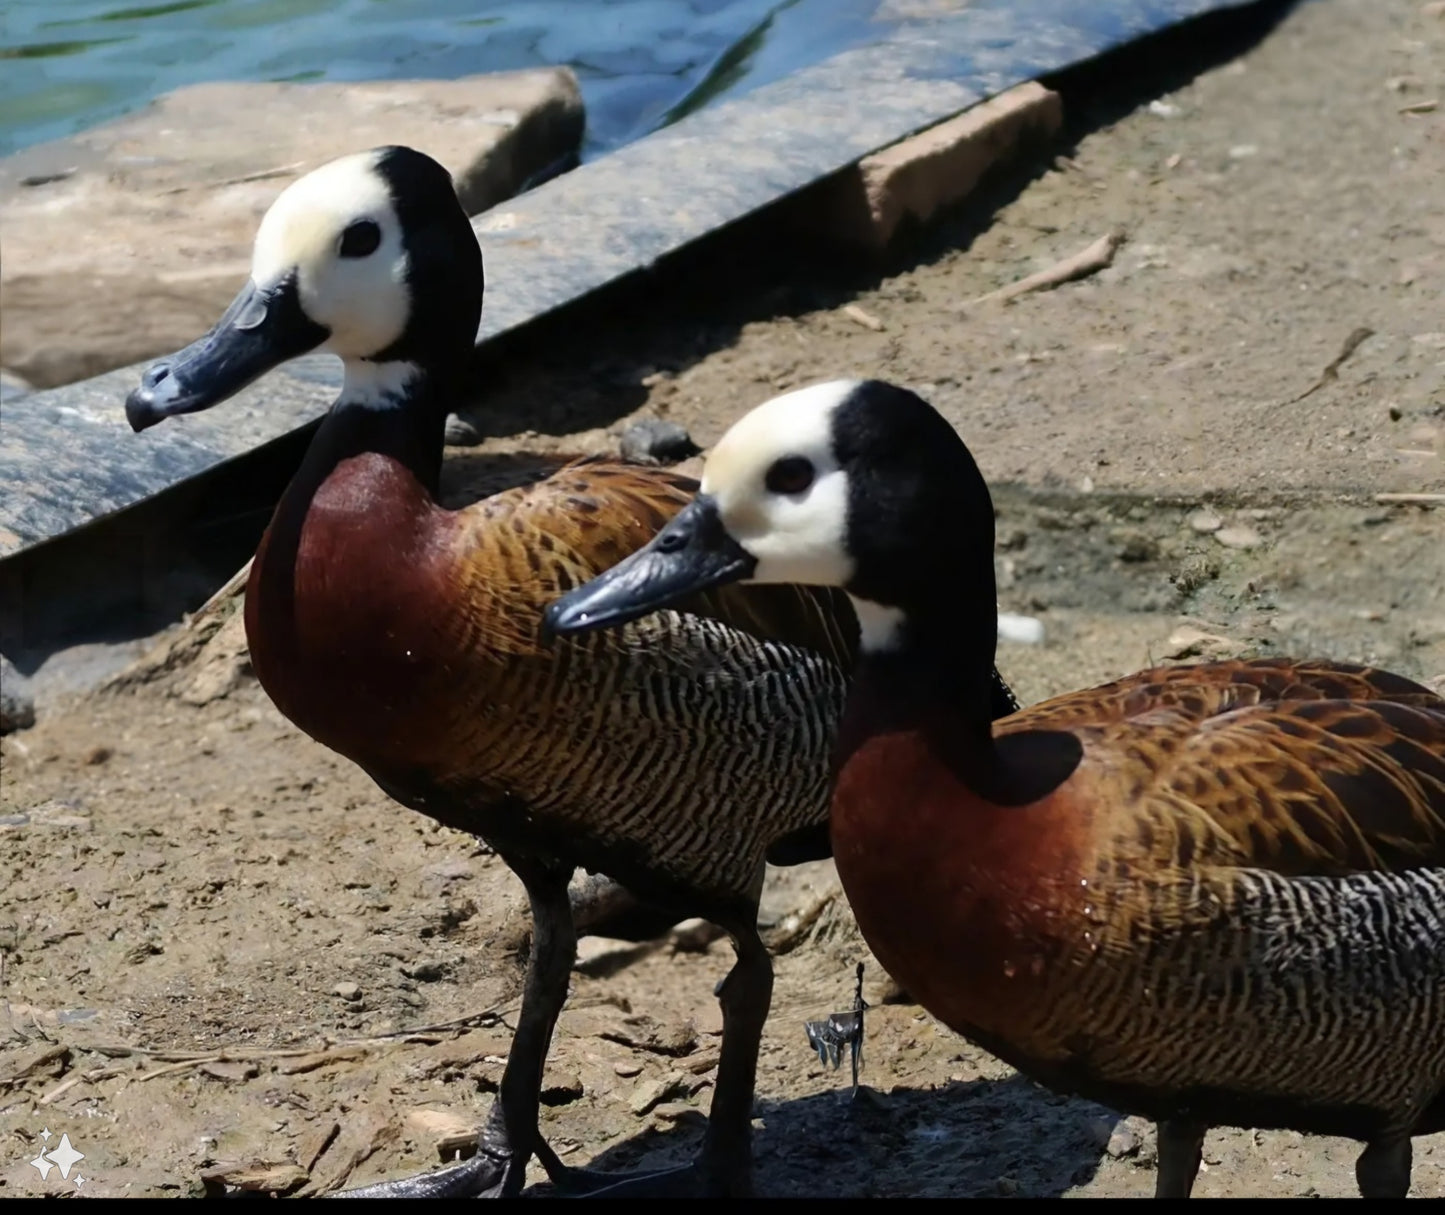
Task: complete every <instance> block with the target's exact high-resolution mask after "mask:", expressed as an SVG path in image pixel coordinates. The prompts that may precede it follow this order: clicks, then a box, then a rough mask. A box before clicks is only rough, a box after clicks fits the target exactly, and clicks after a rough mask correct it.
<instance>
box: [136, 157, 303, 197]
mask: <svg viewBox="0 0 1445 1215" xmlns="http://www.w3.org/2000/svg"><path fill="white" fill-rule="evenodd" d="M305 167H306V162H305V161H304V160H298V161H296V162H295V163H294V164H289V165H277V166H276V168H274V169H261V170H259V171H258V172H255V173H243V174H241V176H240V177H223V178H222V179H221V180H220V181H201V182H195V183H194V184H191V185H184V186H171V187H170V188H169V189H167V190H162V191H161V193H162V194H184V193H185V192H186V191H187V190H220V189H222V188H224V187H225V186H242V185H245V184H246V183H247V182H251V181H265V180H267V179H268V178H271V177H285V176H286V175H287V174H288V173H294V172H296V170H297V169H304V168H305Z"/></svg>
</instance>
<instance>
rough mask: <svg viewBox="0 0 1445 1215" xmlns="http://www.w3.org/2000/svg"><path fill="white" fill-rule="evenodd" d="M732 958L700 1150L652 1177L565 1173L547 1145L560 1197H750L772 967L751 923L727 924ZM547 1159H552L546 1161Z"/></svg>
mask: <svg viewBox="0 0 1445 1215" xmlns="http://www.w3.org/2000/svg"><path fill="white" fill-rule="evenodd" d="M723 927H725V928H727V929H728V933H729V935H730V936H731V937H732V941H733V949H734V950H735V951H736V953H737V961H736V962H735V963H734V964H733V968H732V970H730V971H728V973H727V976H726V977H725V978H724V979H723V980H722V982H721V983H719V984H718V986H717V996H718V1001H719V1003H720V1004H721V1005H722V1014H723V1039H722V1051H721V1055H720V1058H719V1060H718V1072H717V1085H716V1087H715V1088H714V1090H713V1100H712V1109H711V1112H710V1114H709V1116H708V1125H707V1134H706V1136H705V1137H704V1139H703V1145H702V1151H701V1152H700V1153H699V1154H698V1157H697V1159H696V1160H694V1161H693V1162H692V1163H691V1164H688V1165H683V1166H682V1167H680V1168H675V1169H666V1170H663V1171H661V1172H655V1173H640V1174H633V1175H631V1176H629V1175H626V1174H617V1173H613V1174H608V1173H599V1172H594V1171H592V1170H585V1169H575V1168H568V1167H567V1166H565V1165H563V1164H561V1162H560V1161H558V1160H557V1158H556V1156H555V1155H553V1154H552V1152H551V1149H550V1148H547V1147H546V1146H545V1145H543V1146H541V1147H539V1149H538V1159H539V1160H540V1161H541V1162H542V1165H543V1167H544V1168H546V1170H547V1175H548V1176H549V1177H550V1178H551V1179H552V1181H553V1183H554V1184H555V1185H556V1186H557V1188H558V1189H559V1190H561V1191H562V1192H563V1193H564V1194H571V1195H584V1194H585V1195H589V1196H591V1197H596V1198H682V1197H700V1198H747V1197H751V1195H752V1136H753V1127H752V1115H753V1090H754V1086H755V1083H756V1079H757V1068H758V1050H759V1047H760V1046H761V1043H762V1036H763V1025H764V1023H765V1022H766V1021H767V1019H768V1007H769V1005H770V1004H771V1003H772V997H773V964H772V960H771V959H770V958H769V957H768V951H767V949H766V947H765V946H764V945H763V942H762V938H761V937H759V936H758V930H757V927H756V926H755V924H754V923H738V924H733V925H727V924H724V925H723ZM549 1158H550V1159H549Z"/></svg>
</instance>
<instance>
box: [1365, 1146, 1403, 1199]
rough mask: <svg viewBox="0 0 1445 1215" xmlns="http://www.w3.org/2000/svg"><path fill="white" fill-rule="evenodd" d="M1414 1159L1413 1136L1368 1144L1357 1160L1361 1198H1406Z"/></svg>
mask: <svg viewBox="0 0 1445 1215" xmlns="http://www.w3.org/2000/svg"><path fill="white" fill-rule="evenodd" d="M1413 1160H1414V1153H1413V1151H1412V1150H1411V1146H1410V1139H1409V1137H1408V1136H1407V1137H1405V1138H1403V1139H1382V1140H1378V1141H1376V1142H1373V1143H1367V1144H1365V1150H1364V1151H1363V1152H1361V1153H1360V1156H1359V1159H1358V1160H1356V1161H1355V1181H1356V1182H1357V1183H1358V1184H1359V1187H1360V1197H1361V1198H1404V1197H1405V1196H1406V1195H1407V1194H1409V1192H1410V1167H1411V1165H1412V1163H1413Z"/></svg>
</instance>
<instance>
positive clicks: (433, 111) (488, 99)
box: [0, 68, 585, 387]
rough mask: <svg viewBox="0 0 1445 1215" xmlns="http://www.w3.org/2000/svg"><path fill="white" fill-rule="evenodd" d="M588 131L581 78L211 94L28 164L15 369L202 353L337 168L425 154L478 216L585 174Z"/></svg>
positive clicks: (0, 166) (17, 260) (7, 294)
mask: <svg viewBox="0 0 1445 1215" xmlns="http://www.w3.org/2000/svg"><path fill="white" fill-rule="evenodd" d="M584 123H585V118H584V113H583V108H582V98H581V94H580V93H579V91H578V88H577V81H576V78H575V77H574V76H573V75H572V72H571V71H570V70H568V69H566V68H543V69H537V70H533V71H525V72H499V73H494V74H490V75H485V76H469V77H465V78H463V79H461V80H394V81H378V82H373V83H364V84H265V83H245V84H202V85H195V86H193V87H190V88H184V89H178V90H176V91H175V92H173V93H168V94H166V95H165V96H163V97H161V98H159V99H158V100H157V101H156V102H155V103H154V104H152V105H150V106H148V107H146V108H145V109H143V110H140V111H138V112H137V113H135V114H132V115H129V116H127V117H125V118H121V119H119V120H117V121H115V122H110V123H106V124H104V125H102V126H98V127H95V128H92V129H91V130H89V131H86V132H84V133H83V134H81V135H77V136H75V137H74V138H71V139H66V140H61V141H58V142H56V143H49V144H41V145H38V146H36V147H32V148H27V149H26V150H25V151H23V152H20V153H17V154H16V155H15V156H12V157H8V158H6V159H5V160H3V161H0V207H3V209H4V214H5V257H4V261H3V263H0V298H3V300H4V306H5V326H4V329H3V331H0V364H3V366H4V367H6V368H7V369H8V370H10V371H12V372H16V373H18V374H19V375H21V376H23V377H24V378H25V379H26V380H28V381H29V382H30V383H31V384H32V385H34V386H36V387H53V386H55V385H58V384H68V383H72V382H74V381H76V380H79V379H83V378H84V377H86V376H90V375H98V374H100V373H102V372H105V371H109V370H111V369H113V368H115V367H124V366H128V365H130V364H133V363H136V362H139V361H141V360H143V359H149V358H154V357H156V356H157V355H160V354H164V353H166V352H168V351H170V350H174V349H176V348H177V347H178V346H182V345H184V344H185V343H187V342H189V341H192V340H194V339H195V338H197V337H199V336H200V335H201V334H202V333H204V332H205V331H206V330H207V329H208V328H209V327H210V325H211V323H212V322H213V321H214V319H215V318H216V316H217V315H218V314H219V313H220V312H221V310H222V309H224V308H225V306H226V304H227V303H228V302H229V301H230V299H231V298H232V296H234V295H235V293H236V291H237V289H238V288H239V287H240V285H241V284H242V283H244V282H245V280H246V274H247V271H248V269H249V266H250V262H251V242H252V239H253V238H254V237H255V234H256V226H257V224H258V223H259V222H260V219H261V216H262V215H264V214H265V212H266V209H267V208H268V207H269V206H270V205H271V204H272V202H274V201H275V199H276V196H277V195H278V194H280V193H281V191H282V190H284V189H285V188H286V186H288V185H289V184H290V183H291V182H293V181H295V180H296V178H298V177H300V176H301V175H302V174H304V173H307V172H309V171H310V170H312V169H314V168H316V167H317V166H319V165H322V164H325V163H326V162H327V161H329V160H333V159H335V158H336V157H337V156H340V155H343V154H345V153H347V152H352V151H357V150H359V149H362V148H369V147H376V146H379V145H382V144H389V143H407V144H411V145H412V146H414V147H417V148H420V149H421V150H422V151H424V152H427V153H428V154H430V155H431V156H433V157H435V158H436V159H437V160H439V161H440V162H441V163H442V164H444V165H446V167H447V168H448V169H450V170H451V172H452V176H453V178H454V180H455V181H456V183H457V192H458V194H459V195H460V196H461V199H462V203H463V205H464V206H465V207H466V208H467V213H468V214H469V215H476V214H479V213H480V212H482V211H485V210H486V209H487V208H488V207H491V206H494V205H495V204H497V203H499V202H502V201H504V200H506V199H508V198H511V197H512V196H513V195H514V194H516V193H517V192H518V191H519V190H520V189H522V188H524V187H525V186H526V185H527V184H528V183H529V182H531V181H533V180H534V179H535V178H537V177H538V176H539V175H541V174H544V173H545V172H546V171H547V170H548V169H549V168H550V167H551V166H553V165H559V166H560V165H562V164H566V163H568V162H569V161H570V162H575V159H576V156H577V152H578V149H579V148H580V147H581V144H582V133H583V127H584Z"/></svg>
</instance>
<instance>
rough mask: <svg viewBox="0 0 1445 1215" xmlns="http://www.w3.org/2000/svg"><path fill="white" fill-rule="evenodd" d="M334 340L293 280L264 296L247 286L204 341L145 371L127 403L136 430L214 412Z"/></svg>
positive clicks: (290, 279)
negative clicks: (303, 305) (306, 308)
mask: <svg viewBox="0 0 1445 1215" xmlns="http://www.w3.org/2000/svg"><path fill="white" fill-rule="evenodd" d="M328 336H329V334H328V333H327V330H326V329H325V327H324V326H321V325H318V324H317V323H316V322H315V321H313V320H312V319H311V318H310V317H308V316H307V315H306V313H305V312H304V311H303V310H302V308H301V302H300V300H299V298H298V297H297V293H296V282H295V279H294V278H291V277H288V278H285V279H282V281H281V282H279V283H277V284H276V285H275V286H274V287H270V288H268V289H267V290H265V291H262V290H260V289H259V288H257V286H256V284H255V283H254V282H248V283H247V284H246V285H245V287H243V288H242V290H241V294H240V295H238V296H236V298H235V299H234V300H232V301H231V306H230V307H229V308H227V309H226V312H225V315H223V316H222V317H221V319H220V320H219V321H217V322H216V325H215V328H214V329H212V330H211V332H210V333H208V334H206V336H205V337H203V338H201V339H199V340H198V341H195V342H192V343H191V344H190V345H189V346H187V347H186V348H185V349H184V350H181V351H178V352H177V353H176V354H173V355H170V356H169V357H167V358H164V359H160V360H158V361H157V362H155V363H152V364H151V365H150V366H149V367H147V368H146V370H145V374H144V375H142V376H141V382H140V387H139V388H137V389H136V390H135V391H134V392H132V393H131V394H130V396H128V397H126V399H125V416H126V420H127V421H128V422H129V423H130V425H131V429H132V430H145V429H146V427H148V426H154V425H155V424H156V423H157V422H159V421H160V420H161V419H162V418H169V417H171V416H172V415H174V414H178V413H195V412H196V411H197V410H201V409H209V408H210V407H211V406H212V405H217V404H219V403H220V402H222V401H224V400H225V399H226V398H227V397H232V396H235V395H236V393H238V392H240V391H241V389H243V388H245V387H246V385H247V384H249V383H251V381H253V380H255V379H256V378H258V377H259V376H262V375H264V374H265V373H266V372H268V371H270V370H271V368H273V367H277V366H280V364H282V363H284V362H286V361H287V360H288V359H294V358H295V357H296V356H297V355H299V354H305V353H306V352H307V351H308V350H314V349H315V348H316V347H317V346H319V345H321V343H322V342H324V341H325V340H326V339H327V337H328Z"/></svg>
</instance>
